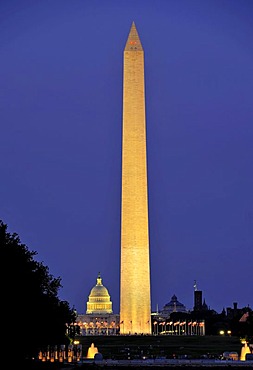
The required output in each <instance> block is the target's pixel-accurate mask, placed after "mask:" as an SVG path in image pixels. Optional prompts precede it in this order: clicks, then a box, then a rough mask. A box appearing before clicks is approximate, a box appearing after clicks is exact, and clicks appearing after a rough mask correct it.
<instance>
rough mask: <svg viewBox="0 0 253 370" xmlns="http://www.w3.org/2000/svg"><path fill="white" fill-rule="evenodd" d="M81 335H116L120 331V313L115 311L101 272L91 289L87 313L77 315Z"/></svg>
mask: <svg viewBox="0 0 253 370" xmlns="http://www.w3.org/2000/svg"><path fill="white" fill-rule="evenodd" d="M76 322H77V324H78V325H79V327H80V334H81V335H116V334H118V333H119V315H118V314H114V313H113V309H112V301H111V298H110V295H109V292H108V289H107V288H106V287H105V286H104V285H103V283H102V278H101V276H100V273H99V274H98V277H97V283H96V285H95V286H94V287H93V288H92V289H91V291H90V294H89V297H88V301H87V309H86V314H78V315H77V320H76Z"/></svg>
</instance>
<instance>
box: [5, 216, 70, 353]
mask: <svg viewBox="0 0 253 370" xmlns="http://www.w3.org/2000/svg"><path fill="white" fill-rule="evenodd" d="M7 229H8V228H7V225H6V224H4V222H3V221H2V220H0V253H1V255H0V256H1V259H0V261H1V265H2V266H1V277H2V278H1V283H2V289H1V303H2V312H3V313H2V343H5V345H4V349H3V352H4V353H7V352H8V353H9V354H13V356H14V357H15V358H17V357H18V358H20V359H22V358H32V357H33V356H37V354H38V351H39V349H41V348H42V347H45V346H47V345H58V344H68V343H69V339H68V337H67V335H66V332H67V331H66V329H67V327H68V326H69V325H70V324H72V323H73V322H75V311H74V309H71V308H70V306H69V303H68V302H66V301H61V300H60V299H59V298H58V292H59V289H60V288H61V287H62V285H61V279H60V277H57V278H55V277H53V276H52V275H51V274H50V273H49V268H48V267H47V266H45V265H44V264H43V263H42V262H37V261H36V260H35V259H34V258H35V256H36V255H37V252H35V251H29V249H28V247H27V246H26V245H25V244H22V243H21V242H20V239H19V236H18V235H17V234H16V233H13V234H11V233H9V232H8V231H7Z"/></svg>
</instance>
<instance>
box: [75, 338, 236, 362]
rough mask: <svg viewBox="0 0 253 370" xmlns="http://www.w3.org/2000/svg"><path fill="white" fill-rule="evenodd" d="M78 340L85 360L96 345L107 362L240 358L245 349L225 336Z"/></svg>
mask: <svg viewBox="0 0 253 370" xmlns="http://www.w3.org/2000/svg"><path fill="white" fill-rule="evenodd" d="M76 340H79V341H80V344H82V348H83V356H84V357H85V356H86V355H87V352H88V348H89V346H90V345H91V343H94V345H95V347H97V348H98V352H100V353H102V355H103V358H104V359H109V358H112V359H127V358H131V359H133V358H141V357H143V356H147V357H150V358H154V357H167V358H173V357H174V355H175V356H176V357H178V356H180V355H188V356H191V357H192V358H200V357H201V356H203V355H207V354H209V356H210V357H212V356H214V357H217V356H219V355H221V354H222V353H223V352H237V353H238V354H239V355H240V352H241V347H242V345H241V342H240V340H239V338H237V337H223V336H162V335H161V336H138V335H133V336H123V335H122V336H121V335H119V336H82V337H78V338H76Z"/></svg>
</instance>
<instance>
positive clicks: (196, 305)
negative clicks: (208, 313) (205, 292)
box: [193, 290, 202, 311]
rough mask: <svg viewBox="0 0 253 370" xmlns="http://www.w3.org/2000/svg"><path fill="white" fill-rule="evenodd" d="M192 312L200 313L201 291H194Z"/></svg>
mask: <svg viewBox="0 0 253 370" xmlns="http://www.w3.org/2000/svg"><path fill="white" fill-rule="evenodd" d="M193 310H194V311H202V290H195V291H194V308H193Z"/></svg>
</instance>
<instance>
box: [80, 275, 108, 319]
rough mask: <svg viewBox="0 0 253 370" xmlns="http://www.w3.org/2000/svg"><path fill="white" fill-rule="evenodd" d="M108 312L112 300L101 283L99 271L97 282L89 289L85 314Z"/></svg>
mask: <svg viewBox="0 0 253 370" xmlns="http://www.w3.org/2000/svg"><path fill="white" fill-rule="evenodd" d="M108 313H112V302H111V300H110V295H109V293H108V290H107V288H106V287H105V286H104V285H103V284H102V278H101V276H100V273H99V274H98V277H97V284H96V285H95V286H94V287H93V288H92V289H91V291H90V295H89V299H88V302H87V310H86V314H108Z"/></svg>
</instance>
